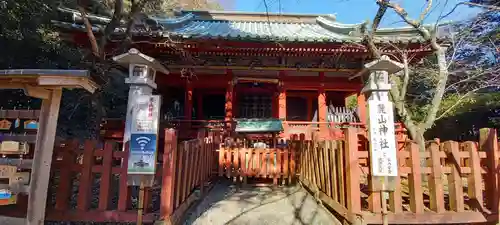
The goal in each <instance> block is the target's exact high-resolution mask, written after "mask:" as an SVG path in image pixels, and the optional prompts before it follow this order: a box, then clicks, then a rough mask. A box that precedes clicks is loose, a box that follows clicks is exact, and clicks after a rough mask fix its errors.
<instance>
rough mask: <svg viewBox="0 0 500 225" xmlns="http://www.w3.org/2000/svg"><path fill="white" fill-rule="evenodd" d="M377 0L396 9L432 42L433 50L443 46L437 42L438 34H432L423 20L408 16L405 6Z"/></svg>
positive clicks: (407, 21) (385, 0)
mask: <svg viewBox="0 0 500 225" xmlns="http://www.w3.org/2000/svg"><path fill="white" fill-rule="evenodd" d="M377 2H378V3H379V4H383V5H386V6H387V7H389V8H392V9H394V11H395V12H396V14H398V15H399V17H401V19H403V21H405V22H406V23H407V24H409V25H410V26H412V27H413V28H415V29H416V30H417V31H418V32H419V33H420V35H422V37H423V38H424V39H425V40H426V41H429V42H430V44H431V48H432V50H434V51H438V50H439V49H440V48H441V46H439V44H438V43H437V40H436V36H435V35H433V34H431V32H430V31H429V30H428V29H427V28H425V27H424V26H422V21H417V20H413V19H411V18H410V17H409V16H408V12H406V10H405V9H404V8H403V7H401V6H400V5H399V4H397V3H391V2H390V1H387V0H377ZM424 17H425V15H424Z"/></svg>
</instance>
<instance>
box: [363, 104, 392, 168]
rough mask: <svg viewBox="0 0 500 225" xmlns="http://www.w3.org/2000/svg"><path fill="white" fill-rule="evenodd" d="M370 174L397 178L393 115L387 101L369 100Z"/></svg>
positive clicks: (390, 105)
mask: <svg viewBox="0 0 500 225" xmlns="http://www.w3.org/2000/svg"><path fill="white" fill-rule="evenodd" d="M368 110H369V125H370V126H369V127H370V129H369V133H370V156H371V162H372V163H371V172H372V175H373V176H397V175H398V171H397V169H398V165H397V152H396V139H395V134H394V115H393V108H392V103H391V102H389V101H380V100H369V101H368Z"/></svg>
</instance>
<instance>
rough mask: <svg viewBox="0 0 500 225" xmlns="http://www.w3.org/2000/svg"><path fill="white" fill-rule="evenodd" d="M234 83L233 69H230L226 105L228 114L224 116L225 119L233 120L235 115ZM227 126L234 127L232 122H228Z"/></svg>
mask: <svg viewBox="0 0 500 225" xmlns="http://www.w3.org/2000/svg"><path fill="white" fill-rule="evenodd" d="M233 89H234V85H233V79H232V73H231V71H228V82H227V87H226V105H225V110H226V115H225V117H224V120H225V121H232V119H233V116H234V91H233ZM227 127H228V129H229V130H231V129H232V123H231V122H227Z"/></svg>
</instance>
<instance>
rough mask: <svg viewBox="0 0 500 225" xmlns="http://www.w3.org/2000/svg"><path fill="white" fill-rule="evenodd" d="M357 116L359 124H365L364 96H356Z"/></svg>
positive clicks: (361, 94) (360, 94)
mask: <svg viewBox="0 0 500 225" xmlns="http://www.w3.org/2000/svg"><path fill="white" fill-rule="evenodd" d="M358 116H359V120H360V121H361V123H363V124H366V97H365V94H363V93H359V94H358Z"/></svg>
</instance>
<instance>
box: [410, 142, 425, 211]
mask: <svg viewBox="0 0 500 225" xmlns="http://www.w3.org/2000/svg"><path fill="white" fill-rule="evenodd" d="M406 149H408V152H409V153H410V162H411V163H410V165H411V173H410V174H409V175H408V184H409V186H410V210H411V211H412V212H413V213H423V212H424V197H423V192H422V173H421V166H420V165H421V164H420V152H419V150H418V146H417V144H415V143H411V144H410V145H408V146H406Z"/></svg>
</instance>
